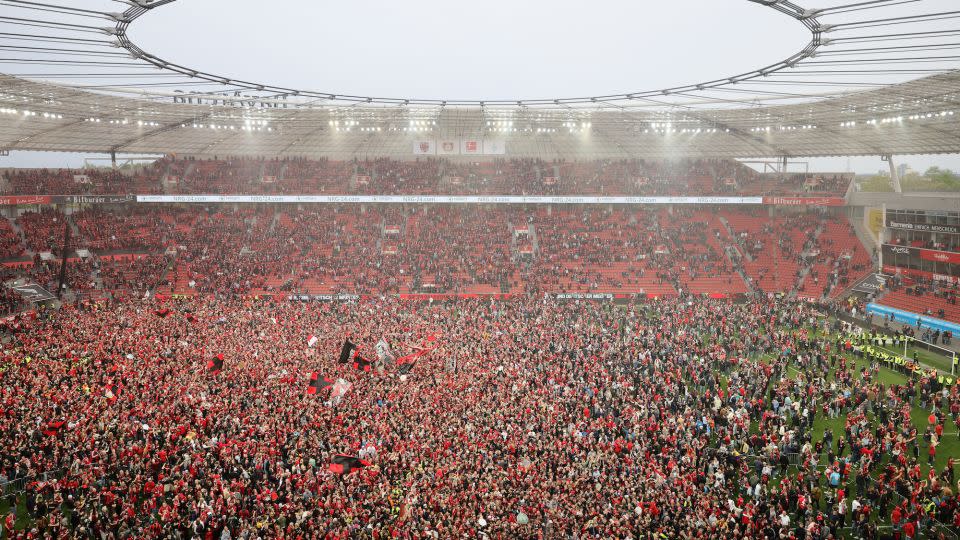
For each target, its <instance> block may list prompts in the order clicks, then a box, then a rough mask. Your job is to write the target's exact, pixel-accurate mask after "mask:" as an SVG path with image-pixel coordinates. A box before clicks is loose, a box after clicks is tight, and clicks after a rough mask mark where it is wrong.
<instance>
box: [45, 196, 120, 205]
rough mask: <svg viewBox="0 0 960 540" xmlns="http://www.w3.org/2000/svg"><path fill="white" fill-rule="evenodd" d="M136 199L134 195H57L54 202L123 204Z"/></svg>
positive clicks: (53, 199)
mask: <svg viewBox="0 0 960 540" xmlns="http://www.w3.org/2000/svg"><path fill="white" fill-rule="evenodd" d="M134 200H136V199H135V198H134V196H133V195H55V196H51V197H50V202H51V203H53V204H122V203H128V202H133V201H134Z"/></svg>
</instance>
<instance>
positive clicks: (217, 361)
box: [207, 353, 223, 373]
mask: <svg viewBox="0 0 960 540" xmlns="http://www.w3.org/2000/svg"><path fill="white" fill-rule="evenodd" d="M221 370H223V353H220V354H218V355H216V356H214V357H213V359H212V360H210V361H208V362H207V371H209V372H211V373H220V371H221Z"/></svg>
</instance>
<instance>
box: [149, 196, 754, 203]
mask: <svg viewBox="0 0 960 540" xmlns="http://www.w3.org/2000/svg"><path fill="white" fill-rule="evenodd" d="M137 202H139V203H201V204H216V203H228V204H229V203H276V204H323V203H335V204H374V203H381V204H382V203H386V204H762V203H763V202H764V199H763V197H540V196H521V195H504V196H475V195H137Z"/></svg>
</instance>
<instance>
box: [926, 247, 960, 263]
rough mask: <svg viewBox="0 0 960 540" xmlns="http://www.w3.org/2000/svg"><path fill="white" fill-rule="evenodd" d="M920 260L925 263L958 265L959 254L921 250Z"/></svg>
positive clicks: (959, 260)
mask: <svg viewBox="0 0 960 540" xmlns="http://www.w3.org/2000/svg"><path fill="white" fill-rule="evenodd" d="M920 258H921V259H923V260H925V261H933V262H940V263H950V264H960V253H952V252H949V251H937V250H935V249H921V250H920Z"/></svg>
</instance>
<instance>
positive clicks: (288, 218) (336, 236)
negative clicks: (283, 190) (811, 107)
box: [8, 206, 870, 298]
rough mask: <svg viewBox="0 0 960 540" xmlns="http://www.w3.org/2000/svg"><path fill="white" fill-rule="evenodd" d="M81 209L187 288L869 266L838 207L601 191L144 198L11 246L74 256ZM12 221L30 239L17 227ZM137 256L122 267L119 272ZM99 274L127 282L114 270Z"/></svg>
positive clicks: (35, 230)
mask: <svg viewBox="0 0 960 540" xmlns="http://www.w3.org/2000/svg"><path fill="white" fill-rule="evenodd" d="M68 219H69V220H72V223H73V224H75V231H76V232H74V233H72V236H71V239H70V248H71V256H72V254H73V253H74V252H75V251H76V250H77V249H81V248H82V249H87V250H90V251H92V252H93V253H94V254H95V255H98V256H101V257H103V256H106V255H110V254H114V253H120V254H138V255H139V254H145V255H151V256H157V257H160V256H163V255H165V254H166V255H169V257H170V258H171V264H172V266H171V267H170V271H169V272H168V273H164V272H160V271H158V266H159V263H157V264H149V265H143V264H140V265H136V266H134V267H133V268H131V269H123V270H122V274H123V275H124V276H126V277H127V278H129V279H131V280H133V281H136V282H138V283H144V284H147V283H150V284H156V285H157V286H159V287H161V288H163V289H164V291H165V292H178V293H205V294H209V293H236V294H264V293H280V292H283V293H305V294H317V293H350V294H377V293H381V292H388V293H401V294H402V293H408V292H421V293H458V294H462V293H482V294H491V293H520V292H522V291H532V290H537V291H544V292H577V293H584V292H586V293H589V292H604V293H607V292H614V293H619V292H622V293H625V294H634V293H636V294H652V295H655V296H657V295H662V294H667V295H676V294H677V293H679V292H680V291H688V292H694V293H718V294H728V295H731V294H732V295H736V294H741V293H743V292H747V291H748V290H749V289H751V288H755V289H756V290H760V291H763V292H789V291H791V290H793V289H797V290H799V291H800V292H801V293H803V294H805V295H807V296H809V297H811V298H819V297H821V296H823V295H835V294H836V293H838V292H839V291H841V290H843V289H845V288H847V287H848V286H849V285H850V284H851V283H853V282H854V281H855V280H856V279H858V278H859V277H860V276H862V275H864V274H865V273H866V272H868V271H869V268H870V259H869V254H867V253H866V251H865V250H864V249H863V247H862V246H861V245H860V244H859V241H858V240H857V238H856V236H855V234H854V233H853V232H852V230H850V226H849V225H848V224H846V223H845V220H844V219H843V218H841V217H837V216H825V215H821V214H819V213H813V214H799V215H790V216H787V217H770V216H768V215H766V213H765V212H754V213H749V212H746V211H739V213H733V212H730V211H724V212H720V213H719V214H717V213H715V212H712V211H710V210H709V209H704V208H680V207H677V208H673V209H669V210H668V209H662V208H656V209H654V208H644V209H631V210H623V209H617V210H613V209H610V208H601V207H596V206H595V207H584V208H580V209H567V208H564V209H553V210H548V209H545V208H532V207H515V208H509V209H507V208H494V207H471V206H464V207H449V208H448V207H441V206H409V207H403V208H400V207H396V206H370V207H366V208H364V209H360V208H358V207H316V208H307V209H299V210H287V209H286V208H283V207H279V208H275V207H272V206H257V207H242V208H229V207H224V206H214V207H208V208H198V207H166V206H156V207H141V206H129V207H119V208H112V209H110V210H101V209H93V210H84V211H81V212H77V213H75V214H73V215H71V216H70V217H69V218H68V217H67V216H65V215H64V214H62V213H60V212H58V211H54V210H43V211H41V212H39V213H37V212H27V213H24V214H22V215H21V216H20V217H19V218H18V219H17V220H16V223H17V225H18V227H19V228H20V229H21V230H22V234H23V238H24V243H23V245H22V246H20V247H19V248H17V249H13V248H11V250H10V251H9V253H10V254H11V255H13V254H14V253H18V255H17V256H15V257H11V258H13V259H17V258H18V257H20V258H24V257H23V251H25V250H30V253H29V254H30V255H31V256H32V257H33V260H34V262H35V263H38V264H39V262H41V261H40V258H39V256H38V254H40V253H42V252H44V251H50V252H52V254H53V255H54V257H59V255H60V251H61V249H62V244H63V240H64V232H65V231H64V228H65V227H67V226H68V225H67V223H68ZM8 225H9V223H8ZM518 230H520V231H521V233H520V234H518V233H517V231H518ZM821 230H823V231H825V232H824V233H823V234H822V235H819V236H818V233H819V232H820V231H821ZM9 234H10V235H11V239H16V238H17V233H16V232H15V231H13V229H11V230H10V232H9ZM24 260H26V258H24ZM133 260H134V259H129V258H124V259H120V260H116V261H111V264H110V266H111V267H113V268H114V269H115V270H116V271H114V274H116V273H117V271H120V270H119V269H120V267H123V266H125V265H129V263H130V262H131V261H133ZM56 262H57V261H56V260H55V259H54V260H50V261H49V264H51V265H53V264H56ZM804 268H809V275H806V276H804V274H803V271H802V270H803V269H804ZM41 270H42V269H37V272H40V271H41ZM41 273H42V272H41ZM81 281H83V280H82V279H81ZM113 281H116V280H113ZM44 282H49V280H46V279H45V280H44ZM99 287H100V288H102V289H106V290H114V289H116V288H117V287H115V283H113V282H111V283H110V284H102V285H99Z"/></svg>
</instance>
